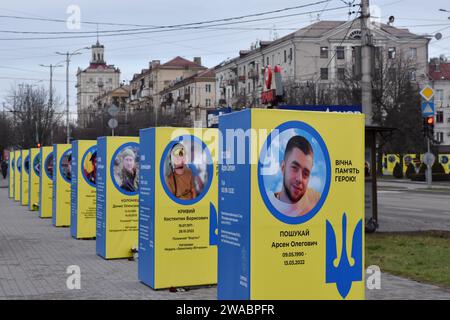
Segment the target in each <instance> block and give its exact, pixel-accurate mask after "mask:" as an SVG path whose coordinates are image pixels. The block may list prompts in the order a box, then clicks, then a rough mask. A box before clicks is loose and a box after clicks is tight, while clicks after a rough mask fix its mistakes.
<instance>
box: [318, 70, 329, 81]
mask: <svg viewBox="0 0 450 320" xmlns="http://www.w3.org/2000/svg"><path fill="white" fill-rule="evenodd" d="M320 79H321V80H328V68H320Z"/></svg>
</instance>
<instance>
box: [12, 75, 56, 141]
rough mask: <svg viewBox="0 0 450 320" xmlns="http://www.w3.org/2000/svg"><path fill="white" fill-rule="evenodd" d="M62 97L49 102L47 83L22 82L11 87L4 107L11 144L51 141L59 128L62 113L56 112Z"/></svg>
mask: <svg viewBox="0 0 450 320" xmlns="http://www.w3.org/2000/svg"><path fill="white" fill-rule="evenodd" d="M60 105H61V102H60V99H58V98H54V99H53V103H52V105H49V104H48V91H47V90H46V89H45V88H44V87H37V88H35V87H34V86H32V85H27V84H21V85H19V86H17V87H16V88H14V87H13V88H11V90H10V92H9V95H8V96H7V98H6V105H5V108H6V110H7V112H8V118H9V121H10V123H11V129H12V135H11V136H10V143H9V145H11V146H18V147H20V148H30V147H33V146H36V145H37V143H40V144H42V145H45V144H51V143H52V142H54V141H52V138H53V137H54V136H55V135H57V133H58V131H59V130H60V123H59V122H60V120H61V118H62V113H59V112H57V111H56V110H57V108H58V107H59V106H60Z"/></svg>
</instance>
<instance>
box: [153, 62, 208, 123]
mask: <svg viewBox="0 0 450 320" xmlns="http://www.w3.org/2000/svg"><path fill="white" fill-rule="evenodd" d="M215 87H216V77H215V71H214V69H207V70H203V71H199V72H197V73H196V74H194V75H192V76H189V77H187V78H181V79H178V80H176V81H173V83H172V84H171V85H170V86H169V87H168V88H166V89H164V90H163V91H161V92H160V96H161V102H160V106H161V113H162V114H163V115H171V116H180V117H183V118H185V119H186V121H185V125H186V126H192V125H194V123H200V122H201V125H202V126H203V127H206V114H207V110H210V109H213V108H215V97H216V88H215Z"/></svg>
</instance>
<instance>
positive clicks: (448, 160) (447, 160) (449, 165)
mask: <svg viewBox="0 0 450 320" xmlns="http://www.w3.org/2000/svg"><path fill="white" fill-rule="evenodd" d="M439 163H440V164H442V166H443V167H444V170H445V173H450V154H448V153H447V154H440V155H439Z"/></svg>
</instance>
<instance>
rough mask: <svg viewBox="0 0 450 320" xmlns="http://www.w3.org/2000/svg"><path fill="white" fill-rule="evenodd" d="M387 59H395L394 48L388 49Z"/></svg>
mask: <svg viewBox="0 0 450 320" xmlns="http://www.w3.org/2000/svg"><path fill="white" fill-rule="evenodd" d="M388 58H389V59H395V47H390V48H389V49H388Z"/></svg>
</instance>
